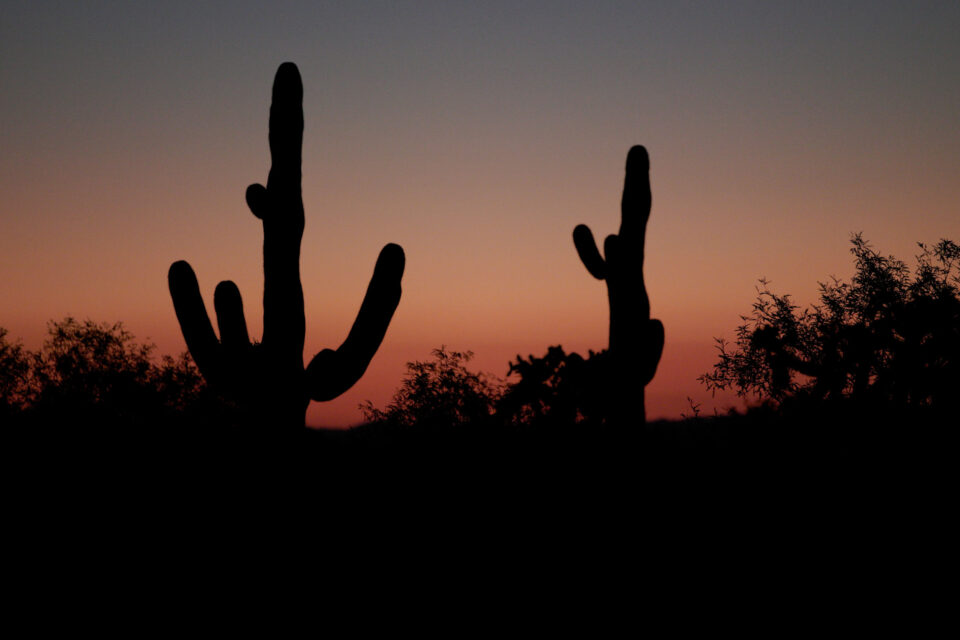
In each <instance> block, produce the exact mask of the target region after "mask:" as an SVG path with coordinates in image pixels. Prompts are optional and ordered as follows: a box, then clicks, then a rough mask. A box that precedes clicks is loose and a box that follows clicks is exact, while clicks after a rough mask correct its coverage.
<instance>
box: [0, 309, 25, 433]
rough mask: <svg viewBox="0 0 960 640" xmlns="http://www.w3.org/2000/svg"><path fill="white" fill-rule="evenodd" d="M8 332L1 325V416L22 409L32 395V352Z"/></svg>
mask: <svg viewBox="0 0 960 640" xmlns="http://www.w3.org/2000/svg"><path fill="white" fill-rule="evenodd" d="M7 333H8V332H7V330H6V329H4V328H2V327H0V417H4V416H9V415H12V414H14V413H16V412H18V411H21V410H22V409H23V407H24V405H25V404H26V403H27V401H28V399H29V397H30V361H31V359H30V353H29V352H28V351H24V349H23V345H22V344H21V343H20V342H19V341H17V342H14V343H11V342H8V341H7Z"/></svg>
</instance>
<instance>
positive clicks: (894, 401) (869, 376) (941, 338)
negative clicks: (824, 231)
mask: <svg viewBox="0 0 960 640" xmlns="http://www.w3.org/2000/svg"><path fill="white" fill-rule="evenodd" d="M851 242H852V245H853V246H852V248H851V253H852V254H853V256H854V260H855V269H856V270H855V273H854V276H853V278H852V279H851V281H850V282H843V281H841V280H837V279H833V280H832V281H831V282H827V283H820V302H819V304H816V305H813V306H812V307H810V308H809V309H804V310H800V309H799V308H798V306H797V305H795V304H794V303H793V302H792V301H791V300H790V297H789V296H788V295H777V294H775V293H773V292H772V291H771V290H770V288H769V283H768V282H766V281H761V287H760V288H759V290H758V291H759V295H758V298H757V301H756V302H755V303H754V305H753V311H752V312H751V314H750V315H749V316H744V318H743V320H744V324H742V325H740V326H739V327H738V328H737V332H736V336H737V337H736V341H735V342H734V343H733V344H730V343H728V342H726V341H725V340H723V339H718V340H717V344H718V348H719V351H720V356H719V360H718V362H717V364H716V365H714V369H713V371H712V372H708V373H705V374H704V375H702V376H701V377H700V378H699V379H700V381H701V382H703V383H704V384H705V385H706V386H707V388H708V389H730V388H732V389H736V391H737V393H738V394H740V395H747V394H750V393H753V394H757V395H759V396H761V397H765V398H769V399H771V400H773V401H775V402H783V401H784V400H786V399H799V398H804V399H808V400H813V401H824V400H841V399H846V400H857V401H864V402H870V403H874V404H876V403H884V404H890V405H894V406H901V407H923V406H934V407H939V408H945V407H946V405H947V403H949V402H950V401H951V399H952V398H953V396H954V395H955V394H956V393H957V391H958V390H960V246H958V245H957V244H956V243H954V242H952V241H950V240H941V241H940V242H938V243H937V244H936V245H934V246H932V247H931V246H927V245H924V244H919V248H920V253H919V255H917V256H916V266H915V267H914V268H913V269H912V270H911V269H910V268H909V267H908V266H907V265H906V263H904V262H903V261H901V260H899V259H897V258H895V257H893V256H885V255H882V254H880V253H879V252H877V251H876V250H874V249H873V248H872V247H871V246H870V245H869V244H868V243H867V242H866V241H865V240H864V239H863V237H862V235H861V234H856V235H854V236H853V238H852V241H851Z"/></svg>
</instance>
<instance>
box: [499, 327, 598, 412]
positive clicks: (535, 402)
mask: <svg viewBox="0 0 960 640" xmlns="http://www.w3.org/2000/svg"><path fill="white" fill-rule="evenodd" d="M606 358H607V352H606V351H601V352H600V353H595V352H593V351H590V353H589V355H588V356H587V358H586V359H584V358H583V356H581V355H580V354H578V353H569V354H568V353H566V352H564V350H563V347H561V346H560V345H556V346H552V347H549V348H548V349H547V353H546V354H545V355H544V356H543V357H541V358H538V357H535V356H533V355H532V354H531V355H529V356H528V357H527V358H526V359H524V358H522V357H521V356H519V355H518V356H517V359H516V361H514V362H511V363H510V370H509V372H508V377H509V376H513V375H516V376H517V377H518V380H517V381H516V382H514V383H512V384H510V385H509V386H508V387H507V390H506V392H505V393H504V394H503V397H502V398H501V400H500V402H499V406H498V414H499V415H500V416H501V417H502V418H503V419H504V421H505V422H507V423H510V424H515V425H544V424H565V425H573V424H579V423H584V422H586V423H590V424H599V423H601V422H602V421H603V419H604V418H605V414H606V406H605V403H604V401H603V398H604V394H603V390H604V386H605V385H604V381H605V371H606V366H605V364H606Z"/></svg>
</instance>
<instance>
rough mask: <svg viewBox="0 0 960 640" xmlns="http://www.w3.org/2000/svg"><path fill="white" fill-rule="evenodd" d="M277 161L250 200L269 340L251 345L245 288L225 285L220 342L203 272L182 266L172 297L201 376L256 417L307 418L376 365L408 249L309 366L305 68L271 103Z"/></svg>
mask: <svg viewBox="0 0 960 640" xmlns="http://www.w3.org/2000/svg"><path fill="white" fill-rule="evenodd" d="M269 137H270V155H271V162H272V164H271V167H270V174H269V176H268V178H267V186H266V187H264V186H262V185H259V184H254V185H251V186H250V187H249V188H248V189H247V193H246V199H247V205H248V206H249V207H250V210H251V211H252V212H253V214H254V215H255V216H256V217H257V218H259V219H260V220H262V221H263V272H264V291H263V340H262V341H261V342H260V343H253V344H252V343H251V342H250V339H249V336H248V334H247V326H246V320H245V319H244V314H243V301H242V299H241V297H240V291H239V290H238V289H237V286H236V285H235V284H234V283H233V282H230V281H229V280H228V281H224V282H221V283H220V284H219V285H217V288H216V291H215V293H214V300H213V302H214V310H215V312H216V315H217V325H218V327H219V329H220V340H219V341H218V340H217V337H216V334H215V333H214V331H213V327H212V325H211V324H210V319H209V317H208V316H207V311H206V308H205V306H204V304H203V298H202V297H201V295H200V287H199V285H198V284H197V278H196V275H195V274H194V272H193V269H192V268H191V267H190V265H189V264H187V263H186V262H184V261H180V262H175V263H174V264H173V265H172V266H171V267H170V272H169V275H168V280H169V285H170V295H171V297H172V298H173V305H174V309H175V311H176V314H177V319H178V321H179V322H180V327H181V330H182V331H183V336H184V339H185V340H186V343H187V348H188V349H189V350H190V353H191V354H192V355H193V358H194V360H195V361H196V363H197V366H198V368H199V369H200V372H201V373H202V374H203V376H204V377H205V378H206V379H207V381H208V382H209V383H210V384H211V385H212V386H214V387H216V388H218V389H220V390H221V391H222V392H223V393H224V394H225V395H227V396H228V397H230V398H231V399H233V400H234V401H235V402H236V403H237V404H238V405H240V406H241V407H242V408H243V409H246V410H247V411H245V414H246V415H247V417H248V418H249V420H250V421H251V422H255V423H256V424H259V425H264V424H267V423H276V424H281V425H284V426H299V427H302V426H303V424H304V415H305V413H306V409H307V406H308V405H309V403H310V399H311V398H312V399H314V400H331V399H333V398H335V397H337V396H339V395H340V394H342V393H343V392H344V391H346V390H347V389H349V388H350V387H351V386H353V384H354V383H355V382H356V381H357V380H359V379H360V377H361V376H362V375H363V373H364V372H365V371H366V369H367V366H368V365H369V363H370V360H371V359H372V358H373V355H374V354H375V353H376V351H377V349H378V348H379V347H380V343H381V342H382V341H383V337H384V335H385V334H386V331H387V327H388V326H389V324H390V320H391V318H392V317H393V313H394V311H395V310H396V308H397V305H398V304H399V302H400V281H401V278H402V276H403V269H404V253H403V249H401V248H400V247H399V246H398V245H395V244H388V245H386V246H385V247H384V248H383V249H382V250H381V251H380V256H379V257H378V259H377V264H376V267H375V268H374V273H373V277H372V279H371V280H370V285H369V287H368V288H367V293H366V296H365V297H364V300H363V304H362V305H361V307H360V312H359V313H358V315H357V319H356V321H355V322H354V325H353V328H352V329H351V331H350V334H349V335H348V336H347V339H346V341H345V342H344V343H343V345H341V346H340V348H339V349H337V350H336V351H332V350H330V349H325V350H323V351H321V352H320V353H319V354H317V356H316V357H315V358H314V359H313V361H312V362H311V363H310V366H309V367H308V368H307V369H306V370H304V366H303V343H304V335H305V324H306V322H305V318H304V312H303V289H302V286H301V284H300V243H301V239H302V237H303V227H304V212H303V200H302V197H301V173H300V167H301V148H302V142H303V86H302V84H301V81H300V73H299V71H298V70H297V67H296V65H294V64H293V63H290V62H287V63H284V64H282V65H281V66H280V68H279V69H278V70H277V74H276V78H275V79H274V85H273V100H272V104H271V106H270V136H269Z"/></svg>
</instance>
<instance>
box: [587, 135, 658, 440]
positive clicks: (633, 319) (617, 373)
mask: <svg viewBox="0 0 960 640" xmlns="http://www.w3.org/2000/svg"><path fill="white" fill-rule="evenodd" d="M651 202H652V199H651V195H650V158H649V157H648V156H647V150H646V149H644V148H643V147H641V146H635V147H633V148H632V149H630V152H629V153H628V154H627V170H626V177H625V179H624V184H623V200H622V202H621V218H620V233H618V234H616V235H609V236H607V238H606V240H604V243H603V252H604V256H603V257H601V255H600V251H599V250H598V249H597V244H596V242H595V241H594V239H593V233H591V231H590V229H589V227H587V226H586V225H583V224H581V225H578V226H577V228H576V229H574V230H573V243H574V245H575V246H576V248H577V253H578V254H579V255H580V260H581V261H583V264H584V266H585V267H586V268H587V271H589V272H590V275H592V276H593V277H594V278H597V279H599V280H606V281H607V297H608V298H609V301H610V344H609V356H608V357H609V360H610V365H611V366H610V370H609V371H610V374H611V376H612V377H611V380H610V383H609V385H608V387H607V388H608V391H609V394H610V397H609V398H608V404H609V407H610V411H611V414H610V417H611V420H613V421H614V422H615V423H617V424H629V423H631V422H639V423H640V424H643V423H644V422H645V420H646V407H645V405H644V387H645V386H646V385H647V384H648V383H649V382H650V380H652V379H653V375H654V373H656V371H657V364H658V363H659V362H660V355H661V353H662V352H663V323H662V322H660V321H659V320H651V319H650V300H649V298H647V287H646V284H645V283H644V281H643V252H644V242H645V240H646V234H647V221H648V220H649V219H650V205H651Z"/></svg>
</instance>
